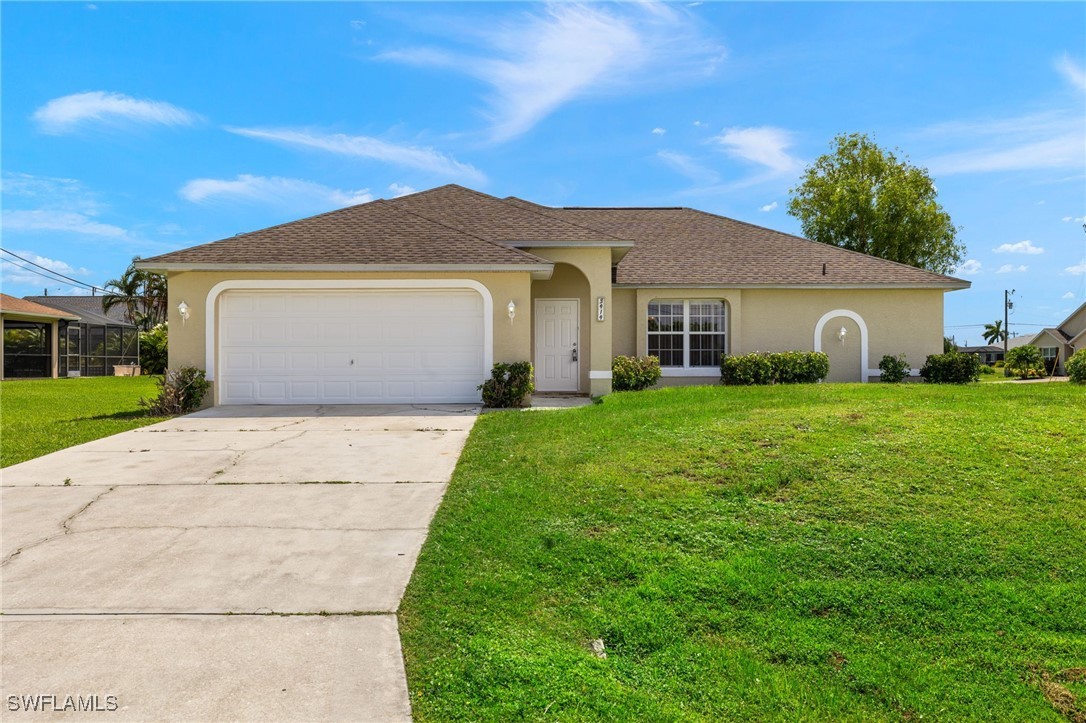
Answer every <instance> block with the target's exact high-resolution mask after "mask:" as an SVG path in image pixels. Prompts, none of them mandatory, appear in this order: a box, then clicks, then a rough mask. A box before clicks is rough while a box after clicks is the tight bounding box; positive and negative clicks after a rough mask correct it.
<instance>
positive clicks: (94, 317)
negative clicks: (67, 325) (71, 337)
mask: <svg viewBox="0 0 1086 723" xmlns="http://www.w3.org/2000/svg"><path fill="white" fill-rule="evenodd" d="M23 298H24V299H26V300H27V301H33V302H35V303H38V304H45V305H47V306H53V307H55V308H57V309H63V310H64V311H67V312H70V313H72V314H74V315H76V316H78V317H79V318H80V320H81V321H83V322H85V323H87V324H109V325H111V326H112V325H118V324H119V325H123V326H132V323H131V322H130V321H129V320H128V319H127V318H126V312H125V308H124V305H123V304H122V305H118V306H114V307H112V308H110V310H109V311H106V310H105V309H103V308H102V298H103V297H101V296H24V297H23Z"/></svg>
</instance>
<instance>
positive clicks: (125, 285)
mask: <svg viewBox="0 0 1086 723" xmlns="http://www.w3.org/2000/svg"><path fill="white" fill-rule="evenodd" d="M139 260H140V257H139V256H136V257H135V258H133V259H132V263H131V264H129V265H128V268H127V269H125V270H124V273H123V274H121V276H120V278H117V279H110V280H109V281H107V282H106V286H105V288H106V295H105V296H103V297H102V308H103V309H104V310H105V311H109V310H110V309H112V308H113V307H114V306H123V307H124V310H125V316H127V317H128V320H129V321H131V322H132V323H133V324H135V325H136V326H138V327H139V328H141V329H143V330H144V331H146V330H148V329H150V328H152V327H154V326H155V325H157V324H159V323H160V322H163V321H165V320H166V277H164V276H162V275H161V274H153V273H151V272H150V271H142V270H140V269H137V268H136V266H135V264H136V262H137V261H139Z"/></svg>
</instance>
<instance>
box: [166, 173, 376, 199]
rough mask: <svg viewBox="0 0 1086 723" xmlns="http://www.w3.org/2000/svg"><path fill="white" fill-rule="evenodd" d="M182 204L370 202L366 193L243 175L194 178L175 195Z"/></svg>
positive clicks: (286, 179)
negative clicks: (223, 202) (224, 202)
mask: <svg viewBox="0 0 1086 723" xmlns="http://www.w3.org/2000/svg"><path fill="white" fill-rule="evenodd" d="M178 193H179V194H180V195H181V197H182V198H184V199H185V200H186V201H192V202H193V203H205V202H209V201H219V200H228V201H243V202H250V203H272V204H276V205H278V206H286V207H288V208H340V207H343V206H354V205H356V204H359V203H366V202H368V201H372V200H373V195H372V194H370V192H369V189H367V188H363V189H361V190H358V191H343V190H340V189H338V188H332V187H330V186H325V185H323V184H320V183H314V182H313V181H304V180H302V179H299V178H282V177H279V176H253V175H249V174H247V173H243V174H241V175H239V176H238V177H237V178H231V179H227V178H195V179H193V180H191V181H189V182H188V183H186V184H185V185H184V186H182V187H181V190H180V191H179V192H178Z"/></svg>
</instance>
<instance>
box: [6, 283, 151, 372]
mask: <svg viewBox="0 0 1086 723" xmlns="http://www.w3.org/2000/svg"><path fill="white" fill-rule="evenodd" d="M26 300H27V301H33V302H36V303H39V304H44V305H47V306H51V307H53V308H54V309H60V310H62V311H67V312H70V313H72V314H73V315H75V316H78V317H79V321H62V322H60V324H59V325H58V328H57V354H58V357H57V365H58V370H57V375H58V376H61V377H102V376H113V367H114V366H117V365H124V366H135V365H138V364H139V330H138V329H137V328H136V327H135V326H134V325H132V324H130V323H128V321H127V320H126V319H125V317H124V310H123V309H122V308H120V307H114V308H112V309H110V310H109V311H108V312H107V311H105V310H104V309H103V308H102V297H100V296H27V297H26ZM5 333H6V329H5ZM5 349H6V346H5Z"/></svg>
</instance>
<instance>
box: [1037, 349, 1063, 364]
mask: <svg viewBox="0 0 1086 723" xmlns="http://www.w3.org/2000/svg"><path fill="white" fill-rule="evenodd" d="M1059 355H1060V350H1059V349H1058V348H1056V347H1054V346H1042V347H1041V357H1042V358H1043V359H1044V360H1045V361H1046V362H1048V363H1049V364H1051V363H1052V361H1053V360H1054V359H1055V358H1056V357H1058V356H1059Z"/></svg>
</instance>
